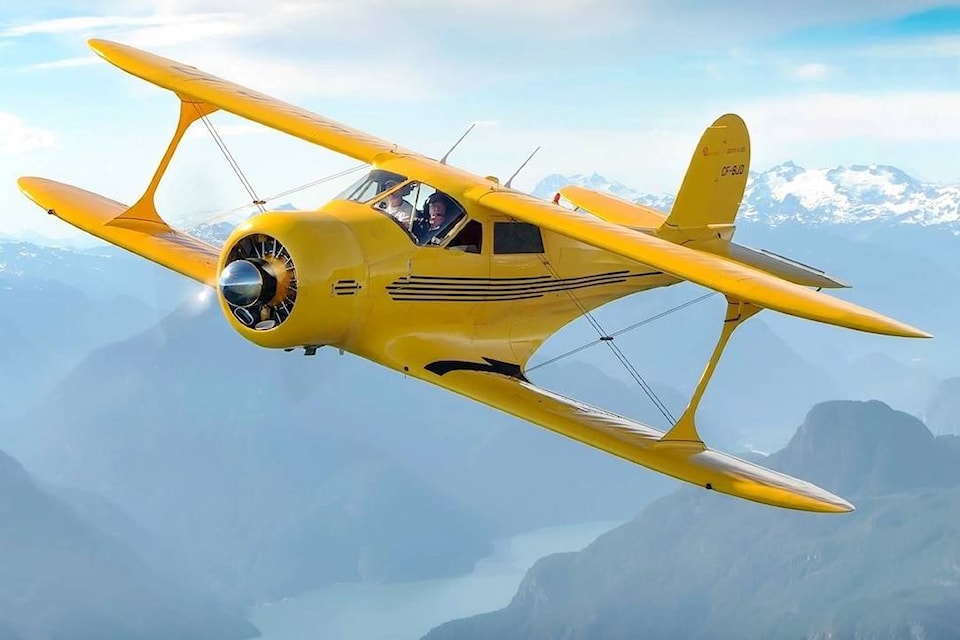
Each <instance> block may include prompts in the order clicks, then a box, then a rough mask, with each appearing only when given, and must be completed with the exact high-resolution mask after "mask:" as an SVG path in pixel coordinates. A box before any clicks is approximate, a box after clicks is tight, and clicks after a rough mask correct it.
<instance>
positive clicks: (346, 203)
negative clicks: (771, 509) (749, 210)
mask: <svg viewBox="0 0 960 640" xmlns="http://www.w3.org/2000/svg"><path fill="white" fill-rule="evenodd" d="M90 46H91V47H92V48H93V49H94V50H95V51H96V52H97V53H98V54H99V55H100V56H102V57H103V58H105V59H106V60H107V61H108V62H110V63H112V64H114V65H116V66H117V67H119V68H121V69H123V70H124V71H127V72H128V73H131V74H133V75H135V76H138V77H140V78H142V79H144V80H147V81H148V82H151V83H153V84H156V85H158V86H160V87H163V88H165V89H168V90H170V91H173V92H174V93H175V94H176V95H177V96H178V97H179V99H180V118H179V123H178V125H177V128H176V130H175V133H174V135H173V139H172V140H171V142H170V145H169V147H168V148H167V151H166V153H165V155H164V156H163V158H162V160H161V162H160V165H159V167H158V168H157V171H156V173H155V174H154V176H153V180H152V181H151V182H150V184H149V186H148V187H147V189H146V192H145V193H144V194H143V196H142V197H141V198H140V199H139V200H138V201H137V202H136V203H135V204H133V205H132V206H127V205H124V204H121V203H119V202H116V201H114V200H110V199H108V198H105V197H103V196H99V195H96V194H94V193H90V192H88V191H84V190H82V189H79V188H77V187H72V186H68V185H65V184H61V183H57V182H53V181H50V180H46V179H42V178H21V179H20V180H19V186H20V188H21V190H22V191H23V192H24V193H25V194H26V195H27V196H28V197H29V198H30V199H32V200H33V201H34V202H36V203H37V204H38V205H40V206H41V207H42V208H43V209H45V210H46V211H47V212H48V213H50V214H54V215H56V216H58V217H60V218H62V219H63V220H65V221H67V222H68V223H70V224H72V225H74V226H76V227H79V228H80V229H83V230H84V231H87V232H89V233H91V234H94V235H96V236H98V237H100V238H103V239H104V240H106V241H108V242H111V243H113V244H115V245H118V246H120V247H123V248H125V249H128V250H130V251H132V252H134V253H136V254H139V255H141V256H143V257H145V258H147V259H149V260H152V261H154V262H157V263H159V264H161V265H163V266H165V267H168V268H170V269H173V270H174V271H177V272H179V273H181V274H184V275H186V276H189V277H191V278H193V279H195V280H198V281H200V282H202V283H204V284H206V285H209V286H210V287H213V288H215V289H216V291H217V296H218V300H219V304H220V307H221V309H222V311H223V313H224V315H225V316H226V318H227V320H228V321H229V323H230V325H231V326H232V327H233V328H234V329H235V330H236V331H238V332H239V333H240V334H241V335H242V336H243V337H244V338H246V339H248V340H250V341H252V342H254V343H256V344H258V345H261V346H263V347H269V348H283V349H292V348H304V349H306V350H307V352H312V351H315V350H316V348H317V347H320V346H325V345H329V346H333V347H335V348H338V349H341V350H344V351H349V352H350V353H353V354H356V355H358V356H362V357H364V358H368V359H370V360H373V361H374V362H377V363H380V364H382V365H384V366H387V367H390V368H392V369H395V370H397V371H400V372H403V373H404V374H406V375H409V376H413V377H416V378H419V379H421V380H425V381H427V382H430V383H432V384H435V385H439V386H440V387H443V388H445V389H449V390H450V391H454V392H456V393H459V394H462V395H464V396H467V397H469V398H473V399H474V400H477V401H479V402H482V403H485V404H488V405H490V406H492V407H496V408H497V409H500V410H502V411H505V412H507V413H510V414H513V415H515V416H518V417H520V418H523V419H525V420H529V421H530V422H533V423H535V424H537V425H540V426H543V427H546V428H548V429H551V430H553V431H556V432H558V433H561V434H563V435H565V436H568V437H570V438H574V439H576V440H579V441H581V442H584V443H586V444H589V445H591V446H594V447H597V448H598V449H602V450H603V451H606V452H609V453H612V454H614V455H617V456H620V457H622V458H625V459H627V460H631V461H633V462H635V463H638V464H641V465H644V466H646V467H649V468H651V469H654V470H656V471H659V472H662V473H665V474H668V475H670V476H673V477H675V478H679V479H680V480H684V481H687V482H690V483H693V484H696V485H699V486H701V487H705V488H707V489H713V490H715V491H720V492H723V493H727V494H730V495H733V496H737V497H740V498H746V499H748V500H754V501H757V502H761V503H765V504H770V505H777V506H781V507H789V508H793V509H803V510H809V511H821V512H844V511H850V510H852V509H853V506H852V505H851V504H850V503H848V502H847V501H845V500H843V499H842V498H839V497H837V496H835V495H833V494H831V493H829V492H827V491H825V490H823V489H821V488H819V487H817V486H814V485H812V484H810V483H808V482H805V481H802V480H798V479H796V478H792V477H790V476H787V475H784V474H781V473H779V472H776V471H773V470H770V469H766V468H763V467H760V466H758V465H756V464H752V463H750V462H747V461H744V460H740V459H738V458H735V457H733V456H730V455H727V454H724V453H720V452H717V451H713V450H711V449H709V448H707V447H706V446H705V445H704V443H703V442H702V440H701V438H700V436H699V434H698V432H697V426H696V420H695V417H696V413H697V408H698V406H699V403H700V399H701V397H702V395H703V392H704V389H705V388H706V386H707V383H708V382H709V380H710V377H711V375H712V374H713V371H714V368H715V366H716V364H717V361H718V360H719V358H720V355H721V353H722V351H723V349H724V347H725V346H726V344H727V341H728V339H729V338H730V335H731V334H732V333H733V331H734V330H735V329H736V328H737V327H738V326H740V324H741V323H742V322H743V321H745V320H746V319H747V318H749V317H751V316H752V315H754V314H755V313H756V312H757V311H759V310H760V309H764V308H765V309H773V310H775V311H780V312H782V313H787V314H791V315H794V316H798V317H801V318H807V319H809V320H815V321H818V322H825V323H830V324H834V325H838V326H841V327H848V328H851V329H858V330H861V331H869V332H874V333H880V334H887V335H892V336H905V337H929V334H927V333H925V332H923V331H920V330H918V329H915V328H913V327H911V326H908V325H906V324H903V323H901V322H898V321H896V320H892V319H890V318H887V317H884V316H882V315H880V314H878V313H875V312H873V311H870V310H868V309H864V308H862V307H859V306H857V305H854V304H851V303H849V302H846V301H843V300H839V299H837V298H833V297H831V296H827V295H825V294H823V293H820V292H819V289H821V288H825V287H827V288H829V287H839V286H844V285H842V284H841V283H840V282H838V281H837V280H835V279H833V278H831V277H829V276H828V275H826V274H824V273H823V272H821V271H818V270H815V269H812V268H809V267H807V266H805V265H802V264H800V263H797V262H793V261H791V260H787V259H783V258H781V257H779V256H776V255H773V254H770V253H766V252H760V251H755V250H752V249H749V248H747V247H743V246H740V245H737V244H735V243H733V242H732V241H731V238H732V236H733V232H734V219H735V216H736V213H737V209H738V207H739V204H740V201H741V199H742V197H743V192H744V187H745V185H746V180H747V174H748V168H749V159H750V142H749V137H748V134H747V129H746V126H745V125H744V123H743V121H742V120H741V119H740V118H739V117H738V116H736V115H730V114H728V115H724V116H722V117H721V118H719V119H718V120H717V121H716V122H714V123H713V124H712V125H711V126H710V127H708V128H707V130H706V131H705V133H704V134H703V137H702V138H701V139H700V143H699V144H698V146H697V148H696V150H695V152H694V154H693V159H692V161H691V163H690V166H689V169H688V171H687V173H686V176H685V177H684V180H683V183H682V184H681V186H680V191H679V193H678V195H677V199H676V202H675V204H674V205H673V207H672V209H671V211H670V213H669V215H664V214H662V213H660V212H659V211H656V210H654V209H650V208H647V207H643V206H640V205H637V204H633V203H630V202H626V201H623V200H620V199H617V198H614V197H611V196H609V195H605V194H602V193H597V192H592V191H589V190H587V189H583V188H578V187H573V186H571V187H567V188H565V189H563V190H562V191H561V193H562V195H563V196H564V197H565V198H566V199H567V200H568V201H570V202H571V203H573V205H575V207H576V209H575V210H571V209H570V208H568V207H564V206H560V205H558V204H557V203H556V202H548V201H544V200H540V199H538V198H534V197H531V196H529V195H526V194H523V193H521V192H519V191H516V190H514V189H512V188H510V186H509V181H508V183H507V184H505V185H501V184H500V183H499V182H498V181H497V180H496V179H495V178H489V177H479V176H476V175H473V174H470V173H467V172H465V171H463V170H460V169H457V168H455V167H453V166H450V165H448V164H446V162H445V158H444V159H443V160H441V161H437V160H433V159H431V158H427V157H425V156H423V155H421V154H418V153H416V152H413V151H410V150H408V149H404V148H401V147H398V146H397V145H395V144H392V143H390V142H387V141H385V140H381V139H379V138H376V137H373V136H370V135H367V134H365V133H363V132H360V131H357V130H354V129H352V128H349V127H347V126H344V125H342V124H339V123H337V122H334V121H331V120H329V119H326V118H323V117H321V116H319V115H316V114H314V113H311V112H309V111H306V110H304V109H301V108H298V107H295V106H292V105H290V104H287V103H285V102H281V101H279V100H276V99H274V98H271V97H269V96H266V95H263V94H261V93H258V92H256V91H252V90H250V89H246V88H244V87H241V86H239V85H236V84H234V83H231V82H228V81H226V80H223V79H220V78H217V77H214V76H211V75H208V74H206V73H204V72H202V71H199V70H197V69H196V68H194V67H191V66H187V65H184V64H181V63H178V62H175V61H172V60H168V59H166V58H162V57H159V56H157V55H153V54H151V53H147V52H144V51H140V50H137V49H134V48H131V47H129V46H125V45H122V44H117V43H113V42H107V41H103V40H91V41H90ZM218 109H222V110H224V111H227V112H230V113H233V114H236V115H238V116H241V117H243V118H247V119H249V120H252V121H254V122H258V123H260V124H262V125H265V126H267V127H271V128H273V129H277V130H279V131H283V132H285V133H287V134H290V135H293V136H296V137H298V138H301V139H303V140H307V141H309V142H312V143H315V144H318V145H321V146H323V147H326V148H328V149H332V150H333V151H336V152H338V153H341V154H344V155H346V156H350V157H352V158H355V159H357V160H359V161H361V162H363V163H366V164H369V165H370V166H371V168H370V171H369V173H367V174H366V175H365V176H364V177H363V178H362V179H361V180H359V181H358V182H357V183H355V184H354V185H352V186H351V187H350V188H349V189H347V190H346V191H345V192H344V193H343V194H341V195H340V196H339V197H337V198H336V199H334V200H332V201H331V202H329V203H327V204H326V205H324V206H323V207H321V208H320V209H318V210H316V211H271V212H262V213H260V214H258V215H256V216H253V217H251V218H250V219H248V220H247V221H245V222H244V223H242V224H240V225H239V226H238V227H237V228H236V229H235V230H234V232H233V233H232V235H231V236H230V238H229V239H228V241H227V242H226V244H225V245H224V247H223V249H222V250H220V249H217V248H215V247H213V246H210V245H209V244H207V243H205V242H202V241H200V240H197V239H195V238H193V237H191V236H189V235H187V234H184V233H182V232H180V231H176V230H174V229H172V228H171V227H170V226H168V225H167V224H166V223H165V222H164V220H163V219H162V218H161V217H160V215H158V213H157V210H156V207H155V205H154V194H155V193H156V190H157V187H158V185H159V183H160V180H161V178H162V177H163V175H164V173H165V171H166V169H167V166H168V164H169V162H170V159H171V157H172V156H173V153H174V151H175V150H176V148H177V146H178V144H179V142H180V140H181V138H182V136H183V135H184V133H185V131H186V130H187V128H188V127H189V126H190V125H191V124H192V123H193V122H195V121H196V120H198V119H200V118H203V117H205V116H207V115H209V114H211V113H213V112H215V111H217V110H218ZM684 280H686V281H690V282H694V283H696V284H698V285H702V286H704V287H707V288H709V289H712V290H714V291H718V292H720V293H722V294H724V295H725V296H726V299H727V311H726V316H725V318H724V320H723V328H722V330H721V332H720V338H719V341H718V342H717V345H716V348H715V349H714V352H713V355H712V356H711V358H710V360H709V362H708V363H707V365H706V369H705V370H704V372H703V375H702V377H701V379H700V382H699V385H698V386H697V388H696V389H695V391H694V393H693V396H692V399H691V400H690V403H689V405H688V406H687V408H686V410H685V411H684V413H683V414H682V416H681V417H680V418H679V420H677V421H676V424H675V425H674V426H673V427H672V428H671V429H670V430H669V431H667V432H666V433H664V432H661V431H659V430H656V429H653V428H651V427H649V426H647V425H644V424H641V423H638V422H636V421H633V420H630V419H627V418H624V417H621V416H618V415H615V414H613V413H610V412H607V411H604V410H602V409H599V408H596V407H592V406H589V405H586V404H583V403H580V402H577V401H575V400H571V399H569V398H566V397H563V396H560V395H558V394H556V393H553V392H550V391H547V390H545V389H541V388H539V387H537V386H536V385H534V384H532V383H531V382H530V381H529V380H528V379H527V378H526V376H525V375H524V372H525V367H526V365H527V362H528V360H529V359H530V357H531V355H532V354H533V353H534V352H535V351H536V350H537V349H538V347H540V345H541V344H543V342H544V341H545V340H546V339H547V338H548V337H549V336H550V335H551V334H553V333H554V332H556V331H557V330H558V329H560V328H561V327H563V326H564V325H566V324H568V323H569V322H571V321H572V320H574V319H575V318H577V317H579V316H581V315H584V314H587V313H589V312H590V310H592V309H595V308H597V307H599V306H601V305H603V304H605V303H607V302H610V301H612V300H616V299H618V298H621V297H623V296H626V295H629V294H631V293H635V292H638V291H645V290H647V289H652V288H654V287H663V286H668V285H672V284H675V283H678V282H681V281H684Z"/></svg>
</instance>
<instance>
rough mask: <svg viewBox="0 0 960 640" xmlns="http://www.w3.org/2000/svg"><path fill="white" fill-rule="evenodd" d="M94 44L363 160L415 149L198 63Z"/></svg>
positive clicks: (124, 65)
mask: <svg viewBox="0 0 960 640" xmlns="http://www.w3.org/2000/svg"><path fill="white" fill-rule="evenodd" d="M89 44H90V47H91V48H92V49H93V50H94V51H96V52H97V53H98V54H100V56H102V57H103V58H104V59H105V60H107V61H108V62H110V63H111V64H114V65H116V66H117V67H119V68H121V69H123V70H124V71H126V72H128V73H131V74H133V75H135V76H137V77H139V78H143V79H144V80H146V81H147V82H152V83H153V84H155V85H158V86H161V87H163V88H165V89H169V90H171V91H173V92H175V93H176V94H177V95H179V96H180V98H181V99H183V100H187V101H191V100H195V101H199V102H206V103H208V104H211V105H214V106H216V107H219V108H220V109H223V110H224V111H229V112H230V113H233V114H236V115H238V116H241V117H243V118H246V119H248V120H252V121H254V122H259V123H260V124H263V125H266V126H268V127H271V128H273V129H277V130H278V131H283V132H284V133H288V134H290V135H292V136H296V137H298V138H301V139H303V140H306V141H308V142H313V143H314V144H319V145H321V146H324V147H327V148H328V149H332V150H333V151H336V152H338V153H342V154H344V155H347V156H350V157H352V158H356V159H357V160H360V161H361V162H367V163H370V162H373V159H374V158H375V157H376V156H378V155H379V154H382V153H389V152H396V153H402V154H413V152H412V151H410V150H408V149H402V148H399V147H397V145H395V144H393V143H390V142H387V141H386V140H381V139H380V138H376V137H374V136H371V135H368V134H366V133H363V132H362V131H358V130H356V129H352V128H350V127H347V126H346V125H342V124H340V123H339V122H335V121H333V120H330V119H327V118H324V117H322V116H319V115H317V114H315V113H312V112H310V111H307V110H306V109H301V108H300V107H297V106H294V105H292V104H288V103H286V102H283V101H281V100H277V99H276V98H271V97H270V96H268V95H264V94H262V93H259V92H257V91H253V90H252V89H247V88H246V87H242V86H240V85H238V84H234V83H232V82H228V81H227V80H223V79H221V78H218V77H216V76H212V75H210V74H207V73H204V72H203V71H200V70H198V69H196V68H195V67H191V66H188V65H185V64H181V63H179V62H175V61H173V60H169V59H167V58H164V57H161V56H158V55H154V54H152V53H147V52H146V51H140V50H139V49H134V48H133V47H128V46H126V45H122V44H118V43H116V42H109V41H107V40H91V41H90V42H89ZM414 155H416V154H414Z"/></svg>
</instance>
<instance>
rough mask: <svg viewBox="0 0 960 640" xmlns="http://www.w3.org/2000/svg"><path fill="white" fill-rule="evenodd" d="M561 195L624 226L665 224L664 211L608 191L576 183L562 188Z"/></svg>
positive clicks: (653, 226) (578, 205)
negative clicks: (619, 196)
mask: <svg viewBox="0 0 960 640" xmlns="http://www.w3.org/2000/svg"><path fill="white" fill-rule="evenodd" d="M560 195H562V196H563V197H564V198H566V199H567V200H569V201H570V202H572V203H573V204H574V205H576V206H577V207H578V208H580V209H583V210H584V211H589V212H590V213H592V214H593V215H595V216H597V217H598V218H601V219H603V220H606V221H607V222H612V223H614V224H619V225H623V226H624V227H633V228H637V229H656V228H657V227H659V226H660V225H661V224H663V221H664V219H665V218H666V216H665V215H664V214H663V213H662V212H660V211H657V210H656V209H653V208H651V207H646V206H644V205H642V204H637V203H636V202H628V201H627V200H623V199H622V198H618V197H616V196H612V195H610V194H608V193H600V192H599V191H593V190H591V189H584V188H583V187H578V186H576V185H570V186H569V187H564V188H563V189H560Z"/></svg>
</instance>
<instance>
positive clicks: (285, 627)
mask: <svg viewBox="0 0 960 640" xmlns="http://www.w3.org/2000/svg"><path fill="white" fill-rule="evenodd" d="M620 524H621V523H620V522H594V523H588V524H579V525H571V526H564V527H549V528H546V529H538V530H536V531H531V532H529V533H525V534H522V535H518V536H515V537H513V538H508V539H506V540H501V541H499V542H497V543H495V546H494V553H493V554H492V555H490V556H489V557H487V558H484V559H483V560H481V561H480V562H478V563H477V566H476V567H475V568H474V571H473V573H471V574H469V575H466V576H462V577H459V578H449V579H443V580H424V581H421V582H408V583H402V584H386V585H383V584H342V585H334V586H330V587H325V588H323V589H318V590H316V591H311V592H308V593H305V594H302V595H299V596H297V597H295V598H289V599H287V600H283V601H281V602H276V603H271V604H267V605H261V606H258V607H254V608H253V609H251V610H250V612H249V614H248V615H249V619H250V621H251V622H252V623H253V624H255V625H256V626H257V628H259V629H260V631H261V632H262V633H263V640H327V639H330V640H360V639H363V640H367V639H369V638H382V639H383V640H418V639H419V638H421V637H422V636H423V635H424V634H425V633H427V632H428V631H429V630H430V629H432V628H434V627H436V626H437V625H439V624H442V623H444V622H446V621H447V620H452V619H454V618H463V617H465V616H472V615H476V614H478V613H483V612H486V611H493V610H495V609H502V608H503V607H505V606H506V605H507V604H509V602H510V599H511V598H513V594H514V593H516V590H517V587H518V586H520V580H521V579H522V578H523V576H524V574H525V573H526V571H527V569H529V568H530V567H531V566H532V565H533V563H534V562H536V561H537V560H538V559H540V558H542V557H543V556H547V555H550V554H551V553H560V552H563V551H579V550H580V549H583V548H584V547H586V546H587V545H588V544H590V543H591V542H593V541H594V540H595V539H596V538H597V536H599V535H600V534H602V533H604V532H606V531H609V530H611V529H613V528H614V527H616V526H618V525H620Z"/></svg>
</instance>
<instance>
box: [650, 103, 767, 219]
mask: <svg viewBox="0 0 960 640" xmlns="http://www.w3.org/2000/svg"><path fill="white" fill-rule="evenodd" d="M749 172H750V135H749V133H748V132H747V125H746V124H745V123H744V122H743V119H742V118H740V116H738V115H736V114H733V113H728V114H726V115H723V116H720V117H719V118H717V119H716V121H714V123H713V124H712V125H710V126H709V127H707V129H706V131H704V132H703V135H702V136H701V137H700V144H698V145H697V149H696V151H694V153H693V158H692V159H691V160H690V166H689V167H688V168H687V173H686V175H685V176H684V178H683V182H682V183H681V185H680V191H679V192H678V193H677V199H676V201H674V203H673V207H672V208H671V209H670V215H669V216H668V217H667V219H666V220H665V221H664V222H663V225H662V226H661V230H670V231H674V232H680V233H683V232H684V231H685V230H706V229H711V230H713V231H716V232H717V233H721V234H722V231H723V230H729V231H731V232H732V230H733V227H732V225H733V222H734V219H735V218H736V216H737V210H738V209H739V208H740V202H741V200H743V192H744V189H745V188H746V186H747V176H748V174H749ZM683 235H687V234H683ZM696 235H698V236H699V235H702V234H696Z"/></svg>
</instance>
